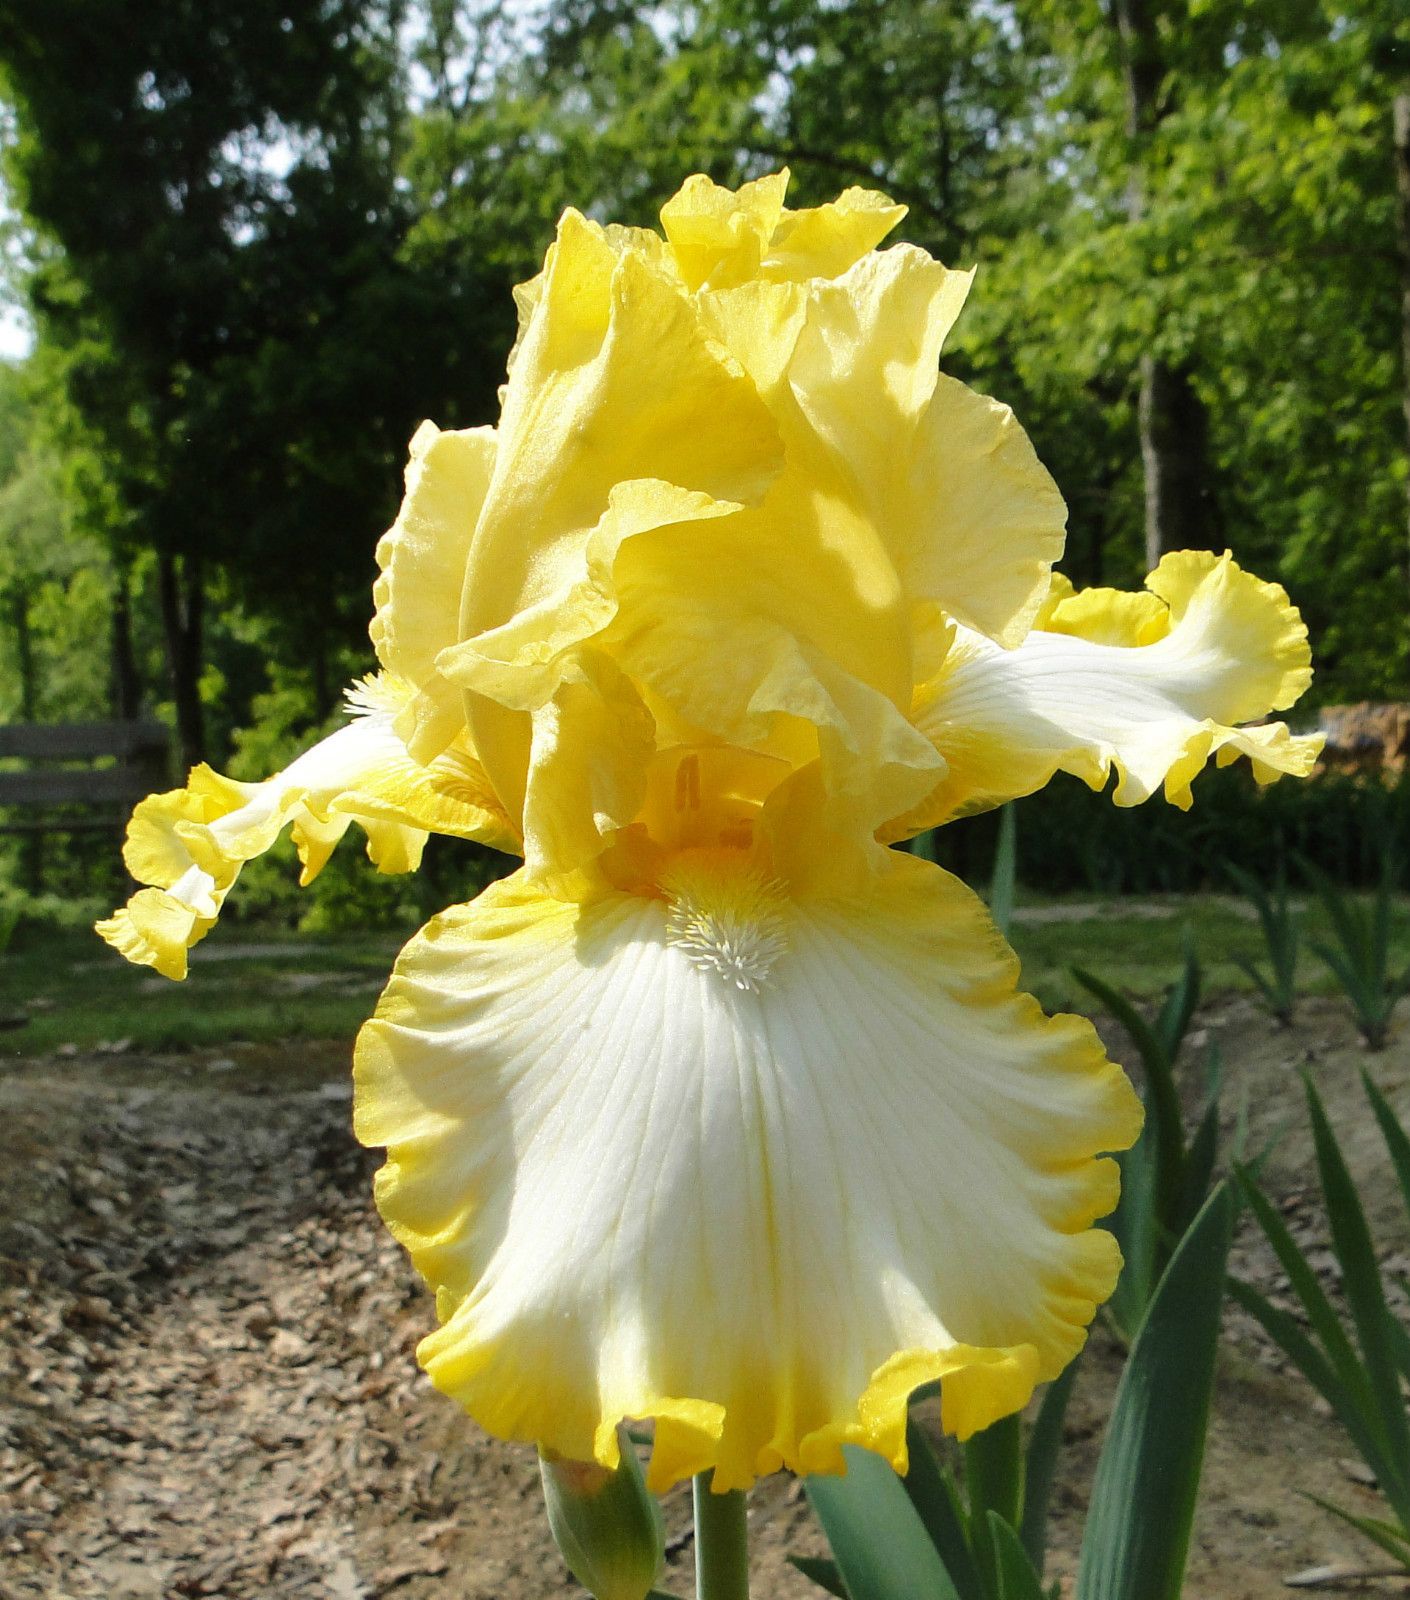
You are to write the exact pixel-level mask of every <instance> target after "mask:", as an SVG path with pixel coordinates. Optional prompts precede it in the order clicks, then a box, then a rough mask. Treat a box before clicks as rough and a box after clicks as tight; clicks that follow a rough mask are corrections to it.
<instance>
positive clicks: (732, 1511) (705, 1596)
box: [695, 1472, 749, 1600]
mask: <svg viewBox="0 0 1410 1600" xmlns="http://www.w3.org/2000/svg"><path fill="white" fill-rule="evenodd" d="M710 1478H711V1474H710V1473H708V1472H702V1473H701V1474H700V1475H699V1476H698V1477H697V1478H696V1480H695V1593H696V1600H749V1530H748V1526H747V1523H746V1521H745V1506H744V1494H743V1491H742V1490H739V1489H732V1490H731V1491H730V1492H729V1493H728V1494H715V1493H714V1492H713V1491H712V1490H711V1488H710Z"/></svg>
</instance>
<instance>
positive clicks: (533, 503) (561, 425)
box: [442, 211, 782, 815]
mask: <svg viewBox="0 0 1410 1600" xmlns="http://www.w3.org/2000/svg"><path fill="white" fill-rule="evenodd" d="M621 243H622V241H621V240H619V239H614V237H612V236H609V234H608V233H607V231H606V230H604V229H601V228H598V227H596V226H595V225H594V224H592V223H589V222H588V221H586V220H585V219H584V218H582V217H580V216H578V214H577V213H576V212H572V211H570V212H568V213H567V214H566V215H565V217H564V219H563V221H562V223H561V224H560V227H559V232H558V238H557V242H556V243H555V245H554V247H553V250H552V251H551V252H550V259H549V263H548V266H547V269H546V271H545V274H544V277H543V280H542V283H541V284H540V286H539V288H538V290H537V293H536V297H535V299H534V302H533V306H532V310H531V313H530V316H529V321H528V325H527V327H526V328H525V330H524V333H523V337H522V339H521V341H520V345H519V348H518V352H517V354H516V357H515V361H514V368H513V371H512V373H511V374H510V379H509V383H508V385H507V386H506V389H505V395H504V409H503V415H502V417H501V421H500V426H499V432H498V438H499V446H498V451H497V457H496V463H495V470H494V474H493V477H492V480H491V483H490V488H489V492H488V495H487V497H486V500H485V504H484V507H483V509H482V511H481V515H480V523H479V527H478V528H477V530H476V535H475V539H474V541H473V543H472V545H471V548H470V552H469V559H468V563H467V567H466V574H465V583H464V589H463V603H462V611H461V616H460V619H459V638H460V639H462V640H464V641H467V642H471V643H472V645H473V641H474V640H475V639H476V638H477V637H478V636H480V635H482V634H487V633H493V632H494V630H496V629H498V628H501V627H502V626H504V625H505V624H507V623H509V622H510V621H511V620H512V619H514V618H515V617H517V616H519V615H520V614H521V613H524V612H526V611H533V612H534V615H535V616H536V618H537V619H538V621H539V622H541V623H543V624H544V625H545V626H546V627H548V628H550V629H552V628H554V627H556V623H555V622H554V620H553V618H552V615H551V613H552V611H553V610H554V609H555V608H557V607H559V606H562V605H567V606H569V607H572V606H574V605H576V602H577V598H578V596H579V595H580V593H581V585H582V584H583V583H584V582H585V581H586V580H587V579H588V577H589V572H588V562H589V555H588V544H589V541H590V540H591V539H592V536H593V534H594V531H595V530H596V529H597V528H598V527H599V524H600V523H601V522H602V520H603V518H604V516H605V515H606V514H607V513H608V511H609V506H610V503H611V501H612V498H613V496H614V494H621V493H623V492H625V491H627V490H629V489H630V487H631V485H632V484H633V483H635V482H639V481H643V480H650V481H654V482H657V483H660V484H664V485H667V486H670V487H673V488H675V489H678V490H680V491H682V492H683V493H686V494H693V495H697V496H702V497H705V498H708V499H709V500H712V501H717V502H721V503H726V502H728V503H731V504H747V503H750V502H752V501H754V500H757V499H758V498H759V497H761V496H762V495H763V493H764V492H765V490H766V489H767V487H768V484H769V483H770V482H771V481H772V479H773V477H774V476H775V475H776V474H777V472H778V470H779V468H780V466H781V464H782V445H781V443H780V441H779V437H778V431H777V428H776V427H775V426H774V423H773V420H772V418H771V416H770V414H769V411H768V408H767V407H766V406H765V405H764V403H763V401H762V400H761V399H760V398H759V395H758V392H757V390H756V389H755V386H754V384H753V383H752V382H751V380H750V378H749V377H748V375H747V374H746V373H745V372H744V371H743V370H742V369H741V368H740V366H739V364H738V363H737V362H736V361H734V360H733V358H732V357H731V356H730V355H729V353H728V352H727V351H726V350H725V349H724V348H723V346H721V345H720V344H719V343H718V342H717V341H716V340H715V339H713V338H712V337H711V336H710V334H709V333H708V332H707V331H706V329H705V327H704V326H703V325H702V323H701V321H700V318H699V317H698V315H697V313H696V310H695V308H694V307H693V305H692V303H691V301H690V298H689V296H688V295H687V294H686V293H685V291H684V290H683V289H682V288H681V286H680V285H679V284H676V283H674V282H673V281H671V280H670V279H669V278H668V277H667V276H666V275H664V274H663V273H662V272H661V271H659V270H658V269H657V267H656V266H655V265H654V264H653V262H652V259H651V257H650V255H649V253H648V252H646V251H644V250H641V249H620V248H619V246H620V245H621ZM571 620H572V619H570V621H571ZM442 670H445V664H444V662H443V664H442ZM518 698H519V699H521V700H522V699H523V698H525V696H523V695H520V696H518ZM466 705H467V712H468V715H469V721H470V727H471V731H472V737H473V740H474V744H475V748H476V750H477V752H478V753H479V756H480V759H481V761H482V762H483V763H484V766H485V769H486V771H487V772H488V773H489V775H490V778H491V781H492V782H493V784H494V787H495V790H496V792H497V793H498V794H499V796H500V799H501V801H502V802H503V804H504V805H505V808H506V810H508V811H509V813H510V814H511V815H518V814H519V813H520V812H521V811H522V807H523V804H524V787H525V782H526V778H527V774H528V761H529V745H530V739H531V733H532V730H531V724H530V717H529V715H528V713H527V712H526V711H524V710H522V709H519V708H517V707H516V706H515V705H513V704H511V703H509V702H508V701H506V700H505V699H503V698H501V697H499V696H498V695H490V694H486V693H482V692H481V691H479V690H477V689H470V690H468V691H467V695H466Z"/></svg>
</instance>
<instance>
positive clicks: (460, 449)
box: [370, 422, 495, 761]
mask: <svg viewBox="0 0 1410 1600" xmlns="http://www.w3.org/2000/svg"><path fill="white" fill-rule="evenodd" d="M494 461H495V433H494V429H493V428H470V429H466V430H465V431H463V432H460V433H442V432H441V430H440V429H439V428H437V427H435V426H434V424H432V423H429V422H423V423H422V425H421V426H420V427H419V428H418V429H417V430H416V434H415V436H414V437H413V438H412V441H411V457H410V460H409V461H408V463H407V468H406V497H405V499H404V500H403V501H402V505H401V510H400V511H399V512H398V513H397V520H396V521H395V522H394V523H393V524H392V526H391V528H390V529H389V530H388V532H387V533H386V534H385V535H384V536H383V538H382V540H381V542H380V543H379V544H378V546H377V565H378V567H379V569H380V576H379V577H378V579H377V582H376V584H375V585H374V586H373V590H372V598H373V601H374V603H375V605H376V612H375V614H374V616H373V618H372V626H371V630H370V631H371V635H372V645H373V648H374V649H375V650H376V652H377V659H378V660H379V661H380V662H381V663H382V665H383V666H384V667H385V668H386V669H387V671H388V672H390V673H392V674H394V675H395V676H396V677H398V678H402V679H404V680H405V681H406V682H408V683H410V684H413V685H414V686H415V688H416V690H417V693H416V695H415V696H414V697H413V699H412V700H411V702H410V703H409V705H408V706H407V708H406V710H405V711H404V712H403V713H402V716H401V724H400V727H399V730H398V731H399V732H401V733H402V735H403V736H404V737H405V738H406V741H407V744H408V745H409V747H410V749H411V751H412V753H413V755H415V756H416V758H417V759H418V760H421V761H429V760H432V759H433V758H434V757H436V756H438V755H439V754H440V753H441V751H443V750H444V749H445V748H446V747H447V746H448V745H449V744H451V742H452V741H453V740H454V739H455V737H456V735H457V734H458V733H460V732H461V731H462V729H463V728H464V724H465V708H464V704H463V701H462V699H461V696H460V691H459V690H458V689H456V688H454V687H453V686H452V685H450V684H448V683H446V681H445V680H444V679H443V678H442V677H441V676H440V674H439V673H438V672H437V671H436V656H437V655H438V654H439V653H440V652H441V651H442V650H444V649H445V648H446V647H447V646H448V645H453V644H454V643H455V642H456V641H457V640H458V639H459V638H460V590H461V585H462V583H463V581H464V577H465V563H466V558H467V556H468V554H469V550H470V540H471V538H472V536H473V535H474V532H475V524H476V522H477V520H478V519H479V515H480V507H481V505H482V504H483V503H484V499H485V493H486V491H487V490H488V488H489V482H490V474H491V473H492V471H493V470H494Z"/></svg>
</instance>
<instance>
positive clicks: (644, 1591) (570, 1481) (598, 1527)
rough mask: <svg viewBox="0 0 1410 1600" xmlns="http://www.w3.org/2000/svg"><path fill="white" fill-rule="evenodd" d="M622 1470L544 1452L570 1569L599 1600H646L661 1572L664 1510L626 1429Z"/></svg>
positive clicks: (552, 1509)
mask: <svg viewBox="0 0 1410 1600" xmlns="http://www.w3.org/2000/svg"><path fill="white" fill-rule="evenodd" d="M618 1437H619V1438H620V1439H621V1446H622V1459H621V1463H620V1464H619V1465H618V1467H617V1469H616V1471H615V1472H614V1471H610V1470H609V1469H608V1468H606V1467H600V1466H598V1465H597V1463H596V1462H592V1461H569V1460H566V1459H564V1458H563V1457H560V1456H554V1455H553V1454H552V1453H550V1452H547V1451H544V1450H540V1451H539V1471H540V1473H541V1474H542V1477H543V1498H544V1504H545V1506H546V1507H547V1509H548V1525H549V1527H550V1528H551V1529H552V1530H553V1538H554V1542H555V1543H556V1544H557V1546H558V1549H559V1551H560V1552H561V1553H562V1556H563V1559H564V1561H565V1562H567V1564H568V1570H569V1571H570V1572H571V1573H572V1574H573V1576H574V1577H575V1578H576V1579H577V1580H578V1582H579V1583H580V1584H582V1586H583V1587H584V1588H585V1589H586V1590H587V1591H588V1593H589V1594H592V1595H594V1596H595V1597H596V1600H645V1597H646V1596H647V1595H648V1594H649V1593H650V1592H651V1589H652V1586H653V1585H654V1584H655V1582H656V1578H657V1575H658V1574H659V1572H660V1571H661V1563H662V1559H663V1555H664V1552H665V1543H666V1541H665V1534H664V1532H663V1530H662V1526H661V1508H660V1506H659V1505H657V1503H656V1497H655V1496H654V1495H652V1494H650V1493H648V1491H647V1488H646V1484H645V1481H644V1480H643V1478H642V1475H641V1466H640V1464H639V1463H638V1461H637V1458H636V1452H635V1450H633V1448H632V1444H631V1440H630V1439H628V1438H627V1437H626V1435H625V1433H623V1432H622V1431H621V1430H619V1431H618Z"/></svg>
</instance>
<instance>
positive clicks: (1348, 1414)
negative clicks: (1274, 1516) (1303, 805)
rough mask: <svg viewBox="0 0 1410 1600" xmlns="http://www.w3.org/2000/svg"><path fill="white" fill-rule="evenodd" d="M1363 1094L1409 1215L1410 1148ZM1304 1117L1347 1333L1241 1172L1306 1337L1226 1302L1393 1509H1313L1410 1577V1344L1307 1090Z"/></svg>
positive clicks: (1255, 1306)
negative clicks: (1306, 1393)
mask: <svg viewBox="0 0 1410 1600" xmlns="http://www.w3.org/2000/svg"><path fill="white" fill-rule="evenodd" d="M1362 1082H1363V1084H1364V1085H1365V1089H1366V1094H1367V1096H1368V1098H1369V1099H1370V1102H1371V1108H1372V1110H1373V1111H1374V1113H1375V1116H1376V1121H1377V1123H1378V1124H1379V1126H1380V1130H1381V1134H1382V1136H1383V1137H1384V1139H1385V1142H1386V1147H1387V1149H1388V1151H1389V1153H1390V1157H1391V1162H1392V1165H1393V1166H1394V1168H1395V1173H1396V1178H1397V1180H1398V1183H1399V1186H1400V1190H1401V1195H1402V1198H1403V1199H1404V1201H1405V1205H1406V1210H1407V1213H1410V1138H1407V1136H1406V1133H1405V1130H1404V1128H1403V1127H1402V1125H1401V1123H1400V1121H1399V1119H1398V1118H1397V1117H1396V1115H1395V1113H1394V1112H1393V1111H1392V1110H1391V1107H1390V1105H1389V1103H1388V1102H1387V1100H1386V1098H1385V1096H1384V1095H1383V1094H1382V1093H1381V1091H1380V1090H1379V1089H1378V1088H1377V1087H1376V1085H1375V1084H1374V1083H1373V1082H1372V1081H1371V1078H1370V1076H1369V1075H1368V1074H1363V1075H1362ZM1305 1087H1306V1093H1307V1107H1308V1113H1309V1115H1310V1117H1311V1121H1312V1134H1313V1141H1314V1144H1315V1146H1316V1152H1317V1170H1318V1174H1319V1176H1320V1179H1321V1185H1322V1195H1323V1199H1324V1201H1325V1203H1326V1210H1327V1218H1328V1221H1329V1223H1330V1225H1331V1231H1332V1248H1333V1250H1334V1252H1335V1254H1336V1258H1337V1261H1338V1263H1339V1265H1340V1268H1341V1281H1342V1287H1343V1290H1344V1292H1345V1295H1346V1301H1347V1306H1348V1308H1349V1311H1350V1321H1351V1326H1350V1328H1348V1327H1347V1326H1346V1325H1345V1323H1344V1321H1343V1319H1342V1318H1341V1317H1340V1316H1339V1315H1338V1313H1337V1310H1336V1308H1335V1307H1334V1306H1333V1304H1332V1302H1331V1300H1330V1299H1329V1298H1328V1296H1327V1293H1326V1291H1325V1290H1324V1289H1323V1288H1322V1286H1321V1284H1320V1283H1319V1281H1318V1279H1317V1274H1316V1272H1315V1271H1314V1269H1313V1267H1312V1265H1311V1262H1310V1261H1309V1260H1308V1258H1307V1256H1306V1255H1304V1253H1303V1252H1302V1250H1301V1249H1300V1248H1299V1247H1298V1245H1297V1243H1296V1241H1295V1240H1294V1239H1293V1237H1292V1234H1291V1233H1290V1232H1289V1230H1288V1226H1287V1224H1286V1223H1285V1222H1284V1221H1283V1219H1282V1217H1281V1216H1280V1215H1279V1213H1278V1211H1277V1208H1276V1207H1275V1206H1274V1205H1273V1204H1272V1202H1271V1201H1270V1200H1269V1199H1268V1197H1267V1196H1266V1195H1265V1194H1264V1193H1263V1191H1262V1190H1261V1189H1260V1188H1259V1187H1258V1185H1257V1183H1256V1182H1255V1181H1254V1179H1253V1177H1252V1176H1251V1175H1250V1174H1249V1173H1248V1172H1245V1171H1241V1172H1240V1174H1239V1178H1240V1182H1241V1183H1242V1185H1243V1188H1244V1192H1245V1193H1246V1195H1247V1197H1248V1201H1249V1204H1250V1206H1251V1207H1252V1209H1253V1213H1254V1215H1255V1217H1256V1218H1257V1219H1258V1222H1259V1225H1260V1226H1261V1227H1262V1229H1263V1231H1264V1233H1265V1234H1266V1235H1267V1237H1268V1242H1269V1243H1270V1244H1271V1245H1272V1247H1273V1250H1274V1253H1275V1254H1276V1255H1277V1257H1278V1261H1279V1264H1280V1265H1281V1266H1282V1269H1283V1271H1284V1272H1285V1273H1286V1274H1287V1277H1288V1282H1289V1285H1290V1287H1291V1289H1292V1292H1293V1293H1294V1294H1295V1295H1296V1296H1297V1298H1298V1301H1299V1303H1300V1305H1301V1308H1302V1312H1303V1315H1304V1317H1305V1318H1306V1322H1307V1328H1306V1329H1304V1328H1303V1326H1302V1325H1301V1324H1300V1323H1299V1322H1298V1321H1297V1320H1296V1319H1294V1318H1293V1317H1291V1316H1289V1314H1288V1313H1287V1312H1285V1311H1282V1310H1280V1309H1279V1308H1278V1307H1276V1306H1274V1305H1273V1304H1272V1302H1271V1301H1269V1300H1268V1299H1267V1298H1266V1297H1265V1296H1264V1295H1262V1294H1261V1293H1260V1292H1259V1291H1258V1290H1257V1289H1255V1288H1253V1287H1252V1286H1251V1285H1249V1284H1246V1283H1241V1282H1239V1281H1238V1280H1235V1281H1233V1282H1232V1283H1231V1285H1230V1290H1231V1293H1232V1294H1233V1296H1234V1298H1235V1299H1236V1300H1237V1301H1238V1302H1239V1304H1240V1305H1242V1306H1243V1307H1244V1309H1245V1310H1246V1311H1248V1312H1250V1313H1251V1314H1252V1315H1253V1316H1254V1317H1256V1318H1257V1320H1258V1321H1259V1322H1260V1323H1261V1324H1262V1326H1263V1329H1264V1331H1265V1332H1266V1333H1267V1334H1268V1336H1269V1337H1270V1338H1271V1339H1272V1340H1273V1341H1274V1343H1275V1344H1277V1345H1278V1347H1279V1348H1280V1349H1281V1350H1282V1351H1283V1353H1284V1354H1285V1355H1286V1356H1287V1357H1288V1359H1289V1360H1290V1361H1292V1362H1293V1364H1294V1365H1295V1366H1296V1367H1298V1369H1299V1370H1300V1371H1301V1372H1302V1374H1303V1376H1304V1377H1306V1378H1307V1380H1308V1381H1309V1382H1310V1383H1311V1384H1312V1385H1313V1386H1314V1387H1315V1388H1316V1389H1317V1391H1318V1393H1319V1394H1321V1396H1322V1397H1323V1399H1324V1400H1326V1402H1327V1404H1328V1405H1329V1406H1330V1407H1331V1408H1332V1411H1333V1412H1334V1413H1335V1415H1336V1417H1337V1419H1338V1421H1340V1422H1341V1424H1342V1426H1343V1427H1344V1428H1345V1429H1346V1431H1347V1433H1348V1434H1349V1435H1350V1437H1351V1440H1352V1442H1353V1444H1354V1445H1355V1446H1356V1449H1357V1451H1358V1452H1359V1453H1360V1455H1361V1457H1362V1459H1363V1460H1364V1461H1365V1462H1366V1464H1367V1466H1369V1467H1370V1469H1371V1471H1372V1472H1373V1473H1374V1474H1375V1478H1376V1483H1377V1485H1378V1487H1379V1488H1380V1491H1381V1493H1382V1495H1384V1496H1385V1499H1386V1502H1387V1504H1388V1506H1389V1507H1390V1511H1391V1518H1390V1519H1389V1520H1387V1519H1384V1518H1377V1517H1363V1516H1357V1515H1354V1514H1352V1513H1351V1512H1348V1511H1345V1510H1343V1509H1341V1508H1340V1507H1338V1506H1335V1505H1332V1504H1330V1503H1329V1502H1326V1501H1322V1500H1319V1501H1318V1504H1320V1505H1322V1506H1324V1507H1325V1509H1327V1510H1328V1511H1331V1512H1333V1513H1335V1514H1336V1515H1337V1516H1339V1517H1341V1518H1342V1520H1343V1521H1345V1522H1347V1523H1349V1524H1350V1525H1351V1526H1352V1527H1354V1528H1356V1529H1357V1531H1358V1532H1360V1533H1362V1534H1363V1535H1365V1537H1366V1538H1368V1539H1370V1540H1371V1541H1372V1542H1373V1543H1375V1544H1377V1545H1379V1546H1380V1548H1381V1549H1382V1550H1384V1551H1385V1552H1386V1553H1387V1554H1388V1555H1390V1556H1391V1557H1393V1558H1394V1560H1395V1561H1397V1562H1398V1563H1399V1564H1400V1565H1401V1566H1403V1567H1405V1568H1406V1570H1407V1571H1410V1412H1407V1403H1406V1399H1405V1388H1404V1385H1405V1384H1406V1382H1407V1381H1410V1338H1407V1336H1406V1332H1405V1329H1404V1326H1403V1325H1402V1323H1401V1322H1400V1320H1399V1318H1398V1317H1397V1316H1396V1315H1395V1313H1394V1312H1393V1311H1392V1310H1391V1308H1390V1306H1389V1304H1388V1303H1387V1298H1386V1284H1385V1280H1384V1277H1383V1275H1382V1271H1381V1267H1380V1264H1379V1263H1378V1261H1377V1259H1376V1252H1375V1247H1374V1244H1373V1242H1372V1239H1371V1232H1370V1228H1369V1226H1368V1225H1367V1222H1366V1214H1365V1210H1364V1209H1363V1207H1362V1204H1361V1198H1360V1195H1359V1194H1358V1193H1357V1190H1356V1186H1355V1184H1354V1183H1353V1182H1352V1179H1351V1174H1350V1172H1349V1171H1348V1169H1347V1165H1346V1160H1345V1157H1344V1156H1343V1154H1342V1150H1341V1146H1340V1145H1339V1143H1338V1142H1337V1138H1336V1135H1335V1134H1334V1132H1333V1131H1332V1127H1331V1124H1330V1123H1329V1122H1328V1120H1327V1116H1326V1112H1325V1110H1324V1109H1323V1106H1322V1101H1321V1098H1320V1097H1319V1095H1318V1094H1317V1091H1316V1089H1315V1088H1314V1087H1313V1085H1312V1083H1311V1082H1310V1080H1309V1081H1308V1082H1307V1083H1306V1086H1305Z"/></svg>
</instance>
